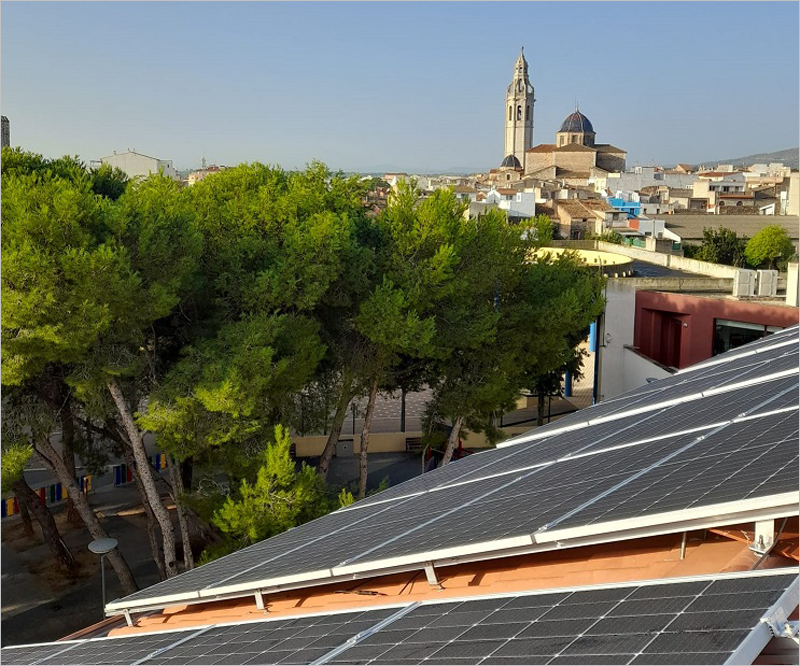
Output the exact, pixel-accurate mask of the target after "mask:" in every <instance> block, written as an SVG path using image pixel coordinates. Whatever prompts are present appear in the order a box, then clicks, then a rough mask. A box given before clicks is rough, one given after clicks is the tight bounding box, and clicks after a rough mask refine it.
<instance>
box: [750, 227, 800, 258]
mask: <svg viewBox="0 0 800 666" xmlns="http://www.w3.org/2000/svg"><path fill="white" fill-rule="evenodd" d="M794 254H795V249H794V245H793V244H792V241H791V239H790V238H789V235H788V234H787V233H786V230H785V229H784V228H783V227H781V226H778V225H777V224H773V225H770V226H768V227H764V228H763V229H762V230H761V231H759V232H758V233H757V234H756V235H755V236H753V237H752V238H751V239H750V240H749V241H747V245H746V247H745V249H744V256H745V257H746V258H747V261H748V263H749V264H750V265H751V266H753V267H754V268H760V267H762V266H767V267H768V268H772V269H774V268H777V267H778V261H780V260H783V261H786V260H787V259H790V258H791V257H792V256H793V255H794Z"/></svg>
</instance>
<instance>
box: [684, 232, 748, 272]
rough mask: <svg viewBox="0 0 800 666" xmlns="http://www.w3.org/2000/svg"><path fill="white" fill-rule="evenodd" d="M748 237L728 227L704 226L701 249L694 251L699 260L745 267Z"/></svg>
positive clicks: (695, 257)
mask: <svg viewBox="0 0 800 666" xmlns="http://www.w3.org/2000/svg"><path fill="white" fill-rule="evenodd" d="M746 245H747V238H746V237H739V236H737V235H736V232H735V231H733V230H732V229H728V228H726V227H722V226H721V227H719V229H716V230H715V229H712V228H710V227H704V228H703V242H702V244H701V246H700V249H699V250H696V251H695V252H693V253H692V254H693V258H694V259H697V260H698V261H710V262H712V263H715V264H726V265H728V266H736V267H739V268H741V267H743V266H744V265H745V264H746V259H745V254H744V250H745V247H746Z"/></svg>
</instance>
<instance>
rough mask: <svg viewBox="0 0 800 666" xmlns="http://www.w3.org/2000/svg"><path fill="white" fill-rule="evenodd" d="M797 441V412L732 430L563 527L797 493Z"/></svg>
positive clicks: (571, 518) (634, 482)
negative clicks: (702, 505) (786, 471)
mask: <svg viewBox="0 0 800 666" xmlns="http://www.w3.org/2000/svg"><path fill="white" fill-rule="evenodd" d="M686 439H688V438H686ZM797 441H798V420H797V412H796V411H792V412H788V413H784V414H775V415H772V416H765V417H763V418H760V419H755V420H751V421H745V422H743V423H737V424H732V425H730V426H728V427H727V428H724V429H722V430H720V431H719V432H718V433H716V434H714V435H711V436H709V437H708V438H707V439H704V440H702V441H700V442H698V443H697V444H695V445H694V446H693V447H692V448H690V449H688V450H687V451H685V452H684V453H682V454H679V455H677V456H675V457H674V458H673V459H671V460H670V461H668V462H665V463H663V464H661V465H659V466H657V467H656V468H655V469H652V470H651V471H649V472H647V473H646V474H644V475H642V476H640V477H638V478H636V479H634V480H632V481H631V482H629V483H627V484H626V485H625V486H622V487H620V488H619V489H617V490H615V491H614V492H611V493H608V494H606V495H604V496H603V497H599V498H598V499H597V501H595V502H594V503H593V504H591V505H590V506H588V507H586V508H584V509H583V510H581V511H580V512H578V513H576V514H574V515H572V516H569V517H566V518H564V519H563V520H560V521H559V523H558V526H559V527H560V528H562V529H563V528H566V527H571V526H576V525H587V524H592V523H597V522H602V521H603V520H607V519H611V518H613V519H614V520H620V519H623V518H629V517H633V516H638V515H642V514H644V513H647V512H654V511H658V512H663V511H675V510H680V509H688V508H691V507H693V506H697V505H698V504H717V503H722V502H726V501H732V500H735V499H746V498H751V497H759V496H764V495H774V494H780V493H784V492H791V491H792V490H796V489H797V472H796V470H797V463H796V459H797V458H796V456H797ZM687 443H689V442H688V441H684V445H685V444H687ZM676 444H678V445H680V444H681V443H680V442H677V443H676ZM782 470H794V471H793V475H788V474H783V475H781V471H782Z"/></svg>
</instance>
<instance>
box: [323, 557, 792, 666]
mask: <svg viewBox="0 0 800 666" xmlns="http://www.w3.org/2000/svg"><path fill="white" fill-rule="evenodd" d="M796 580H797V575H796V572H794V573H791V574H785V573H782V574H780V575H769V576H753V575H749V576H748V575H747V574H745V575H738V576H736V577H732V578H728V579H725V580H718V581H714V580H711V579H703V580H696V581H692V582H688V583H687V582H676V583H666V584H644V585H635V584H634V585H625V586H613V587H606V588H595V589H588V588H584V589H576V590H575V591H571V592H570V591H565V592H562V593H558V594H553V593H551V592H545V593H542V594H529V595H515V596H504V597H495V598H491V599H477V600H465V601H463V603H461V604H456V603H439V604H436V603H425V604H423V605H420V606H418V607H417V608H415V609H413V610H411V611H410V612H409V613H407V614H405V615H404V616H403V617H402V618H401V619H399V620H397V621H396V622H393V623H391V624H390V625H388V626H387V627H385V628H384V629H382V630H381V631H378V632H376V633H374V634H372V635H370V636H369V637H367V638H366V639H364V640H362V641H360V642H357V643H356V644H355V645H354V646H353V647H351V648H350V649H348V650H345V651H344V652H342V653H340V654H338V655H337V656H336V657H335V658H333V659H331V660H330V661H328V662H327V663H331V664H396V663H415V664H420V663H422V664H431V663H436V664H445V663H470V664H508V663H518V664H559V663H568V664H576V663H589V664H597V663H610V664H628V663H677V664H681V663H702V664H714V663H719V664H722V663H724V662H725V661H726V660H727V659H728V658H729V657H730V656H731V655H732V653H733V652H734V651H735V650H736V649H737V648H738V647H739V646H740V645H741V644H742V642H743V641H744V640H745V639H746V638H747V637H748V635H750V634H751V633H752V631H753V630H754V628H755V627H756V626H757V625H758V624H759V622H760V620H761V617H762V616H763V615H764V613H765V612H766V611H767V610H768V609H769V608H770V607H772V606H773V604H775V603H776V602H777V601H778V600H779V598H781V596H782V595H785V594H786V590H787V588H788V587H789V586H791V585H792V584H793V583H795V582H796ZM788 596H791V594H790V595H788ZM788 603H789V604H791V603H793V602H792V601H789V602H788ZM765 642H766V641H765ZM762 647H763V646H762ZM670 659H671V660H670ZM692 659H694V661H691V660H692Z"/></svg>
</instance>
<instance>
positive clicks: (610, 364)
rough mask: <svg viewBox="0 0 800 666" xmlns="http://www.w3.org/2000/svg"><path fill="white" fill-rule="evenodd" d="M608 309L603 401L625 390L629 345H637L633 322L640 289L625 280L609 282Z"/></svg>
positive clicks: (603, 333)
mask: <svg viewBox="0 0 800 666" xmlns="http://www.w3.org/2000/svg"><path fill="white" fill-rule="evenodd" d="M605 296H606V309H605V315H604V317H603V320H604V321H603V330H602V331H601V336H602V337H601V340H600V344H601V345H603V346H602V347H601V348H600V387H599V391H598V395H599V397H600V400H608V399H609V398H613V397H614V396H616V395H619V394H620V393H622V392H623V391H624V388H623V387H624V386H625V366H624V359H623V355H624V352H625V345H631V344H633V321H634V315H635V313H636V307H635V306H636V290H635V289H633V288H632V287H630V286H629V285H628V284H626V282H625V280H624V279H622V280H614V279H608V280H606V290H605Z"/></svg>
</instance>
